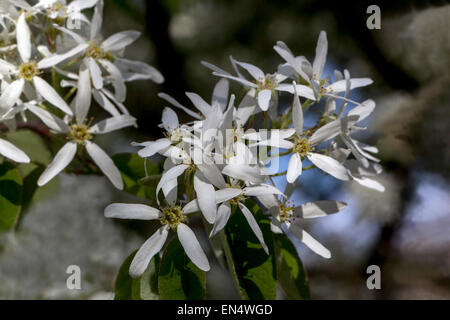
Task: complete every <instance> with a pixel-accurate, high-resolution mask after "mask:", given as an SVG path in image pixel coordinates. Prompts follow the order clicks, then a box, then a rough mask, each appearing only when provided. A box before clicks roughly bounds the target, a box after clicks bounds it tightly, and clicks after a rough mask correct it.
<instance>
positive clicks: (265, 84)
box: [257, 74, 278, 91]
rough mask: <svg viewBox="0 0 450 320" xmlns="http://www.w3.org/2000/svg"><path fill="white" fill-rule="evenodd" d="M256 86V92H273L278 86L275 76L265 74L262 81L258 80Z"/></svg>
mask: <svg viewBox="0 0 450 320" xmlns="http://www.w3.org/2000/svg"><path fill="white" fill-rule="evenodd" d="M257 85H258V89H257V91H262V90H270V91H274V90H275V88H276V87H277V85H278V82H277V79H276V77H275V75H273V74H267V75H266V76H265V78H264V79H259V80H258V83H257Z"/></svg>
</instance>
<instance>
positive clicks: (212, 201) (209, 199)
mask: <svg viewBox="0 0 450 320" xmlns="http://www.w3.org/2000/svg"><path fill="white" fill-rule="evenodd" d="M194 189H195V192H196V193H197V201H198V204H199V207H200V210H201V211H202V213H203V216H204V217H205V219H206V221H208V222H209V223H211V224H212V223H214V221H215V220H216V215H217V207H216V193H215V191H214V187H213V185H212V184H210V183H207V182H206V181H204V177H202V176H200V175H199V173H198V172H196V173H195V175H194Z"/></svg>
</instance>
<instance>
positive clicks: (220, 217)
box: [209, 202, 231, 238]
mask: <svg viewBox="0 0 450 320" xmlns="http://www.w3.org/2000/svg"><path fill="white" fill-rule="evenodd" d="M230 215H231V206H230V204H229V203H228V202H225V203H223V204H221V205H220V207H219V210H217V217H216V221H215V222H214V226H213V228H212V230H211V233H210V234H209V237H210V238H211V237H214V236H215V235H216V234H217V232H219V231H220V230H222V229H223V228H225V226H226V224H227V222H228V219H229V218H230Z"/></svg>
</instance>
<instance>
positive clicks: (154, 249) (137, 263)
mask: <svg viewBox="0 0 450 320" xmlns="http://www.w3.org/2000/svg"><path fill="white" fill-rule="evenodd" d="M167 235H168V230H167V227H166V226H162V227H161V228H159V229H158V230H156V232H155V233H154V234H153V235H152V236H151V237H150V238H148V239H147V241H145V242H144V244H143V245H142V246H141V247H140V248H139V250H138V252H136V255H135V256H134V258H133V261H132V262H131V265H130V270H129V271H130V276H131V277H133V278H138V277H140V276H141V275H142V274H143V273H144V272H145V270H146V269H147V267H148V264H149V263H150V260H152V258H153V256H154V255H155V254H157V253H158V252H159V251H161V249H162V247H163V246H164V243H165V242H166V240H167Z"/></svg>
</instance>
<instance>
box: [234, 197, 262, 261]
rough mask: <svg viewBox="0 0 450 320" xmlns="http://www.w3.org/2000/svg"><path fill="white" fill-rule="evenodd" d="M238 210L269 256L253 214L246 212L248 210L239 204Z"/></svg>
mask: <svg viewBox="0 0 450 320" xmlns="http://www.w3.org/2000/svg"><path fill="white" fill-rule="evenodd" d="M239 208H240V209H241V212H242V214H243V215H244V217H245V219H246V220H247V222H248V224H249V225H250V228H251V229H252V231H253V233H254V234H255V236H256V238H258V241H259V243H261V245H262V247H263V249H264V251H265V252H266V253H267V254H269V248H268V247H267V245H266V243H265V242H264V237H263V233H262V231H261V228H260V227H259V225H258V222H256V219H255V217H254V216H253V213H251V212H250V210H248V208H247V207H246V206H244V205H243V204H242V203H239Z"/></svg>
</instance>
